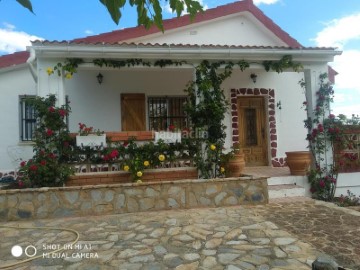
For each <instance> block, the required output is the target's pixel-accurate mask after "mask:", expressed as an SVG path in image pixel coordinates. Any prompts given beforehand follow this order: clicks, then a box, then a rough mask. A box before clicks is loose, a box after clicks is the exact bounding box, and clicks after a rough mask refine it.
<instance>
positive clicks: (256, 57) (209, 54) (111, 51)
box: [30, 41, 341, 63]
mask: <svg viewBox="0 0 360 270" xmlns="http://www.w3.org/2000/svg"><path fill="white" fill-rule="evenodd" d="M30 49H33V50H34V51H35V52H36V55H37V57H45V58H54V57H67V58H69V57H79V58H113V59H124V58H143V59H186V60H192V61H196V60H203V59H208V60H248V61H263V60H278V59H279V58H281V57H282V56H284V55H292V57H293V60H295V61H299V62H302V63H324V62H325V63H327V62H332V61H333V59H334V56H335V55H340V54H341V51H338V50H336V49H334V48H312V47H310V48H305V47H302V48H291V47H271V46H234V45H189V44H135V43H130V44H128V43H96V44H81V43H80V44H79V43H73V42H65V41H64V42H49V41H35V42H33V45H32V46H31V47H30Z"/></svg>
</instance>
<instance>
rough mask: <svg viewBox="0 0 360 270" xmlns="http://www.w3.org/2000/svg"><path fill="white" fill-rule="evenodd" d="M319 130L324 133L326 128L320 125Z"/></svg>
mask: <svg viewBox="0 0 360 270" xmlns="http://www.w3.org/2000/svg"><path fill="white" fill-rule="evenodd" d="M318 130H319V132H323V131H324V127H323V125H322V124H319V125H318Z"/></svg>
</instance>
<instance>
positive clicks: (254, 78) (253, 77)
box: [250, 73, 257, 83]
mask: <svg viewBox="0 0 360 270" xmlns="http://www.w3.org/2000/svg"><path fill="white" fill-rule="evenodd" d="M250 78H251V79H252V81H253V82H254V83H256V79H257V75H256V74H255V73H251V75H250Z"/></svg>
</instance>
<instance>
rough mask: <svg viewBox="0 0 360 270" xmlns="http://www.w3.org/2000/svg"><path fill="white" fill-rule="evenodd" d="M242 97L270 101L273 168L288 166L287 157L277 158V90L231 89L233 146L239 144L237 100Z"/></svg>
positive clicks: (269, 113)
mask: <svg viewBox="0 0 360 270" xmlns="http://www.w3.org/2000/svg"><path fill="white" fill-rule="evenodd" d="M241 96H264V97H265V98H267V100H268V116H269V133H270V136H269V138H270V149H271V164H272V166H273V167H284V166H286V163H285V157H277V132H276V118H275V90H274V89H265V88H260V89H259V88H254V89H253V88H240V89H231V117H232V129H233V137H232V141H233V144H235V143H238V142H239V123H238V109H237V98H238V97H241Z"/></svg>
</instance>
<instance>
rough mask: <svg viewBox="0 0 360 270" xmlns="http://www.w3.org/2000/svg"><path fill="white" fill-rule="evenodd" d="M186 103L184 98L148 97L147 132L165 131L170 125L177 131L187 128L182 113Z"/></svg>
mask: <svg viewBox="0 0 360 270" xmlns="http://www.w3.org/2000/svg"><path fill="white" fill-rule="evenodd" d="M186 101H187V98H186V97H149V98H148V118H149V130H156V131H159V130H167V129H168V128H169V126H171V125H173V126H175V127H176V128H179V129H183V128H185V127H188V122H189V121H188V117H187V116H186V114H185V111H184V105H185V103H186Z"/></svg>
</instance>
